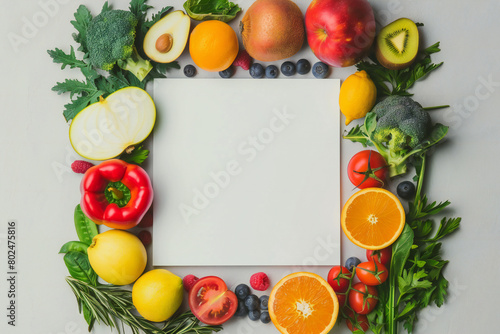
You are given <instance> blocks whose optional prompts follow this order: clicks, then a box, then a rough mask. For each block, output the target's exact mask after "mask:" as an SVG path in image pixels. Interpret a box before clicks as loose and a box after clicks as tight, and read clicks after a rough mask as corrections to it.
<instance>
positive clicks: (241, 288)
mask: <svg viewBox="0 0 500 334" xmlns="http://www.w3.org/2000/svg"><path fill="white" fill-rule="evenodd" d="M234 293H235V294H236V297H238V299H240V300H245V298H247V296H248V295H249V294H250V288H249V287H248V285H246V284H239V285H238V286H237V287H236V289H234Z"/></svg>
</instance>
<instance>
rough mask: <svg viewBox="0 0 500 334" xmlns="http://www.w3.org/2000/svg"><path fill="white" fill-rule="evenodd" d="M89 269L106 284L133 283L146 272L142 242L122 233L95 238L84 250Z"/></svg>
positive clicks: (99, 235) (101, 234)
mask: <svg viewBox="0 0 500 334" xmlns="http://www.w3.org/2000/svg"><path fill="white" fill-rule="evenodd" d="M87 253H88V255H89V261H90V265H91V266H92V268H93V269H94V271H95V272H96V274H97V275H98V276H99V277H101V278H102V279H103V280H105V281H106V282H108V283H111V284H114V285H127V284H130V283H133V282H134V281H135V280H136V279H137V278H139V276H141V274H142V272H143V271H144V269H145V268H146V263H147V253H146V249H145V248H144V245H143V244H142V242H141V240H139V238H137V237H136V236H135V235H133V234H132V233H129V232H125V231H122V230H109V231H106V232H103V233H100V234H98V235H96V236H95V237H94V238H93V239H92V244H91V245H90V246H89V248H88V249H87Z"/></svg>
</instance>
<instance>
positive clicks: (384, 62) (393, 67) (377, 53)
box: [374, 38, 418, 70]
mask: <svg viewBox="0 0 500 334" xmlns="http://www.w3.org/2000/svg"><path fill="white" fill-rule="evenodd" d="M374 44H375V56H376V57H377V60H378V62H379V63H380V65H382V66H384V67H385V68H387V69H389V70H402V69H405V68H407V67H410V65H411V64H413V62H414V61H415V59H417V55H418V52H417V53H415V56H414V57H413V58H412V59H410V60H409V61H407V62H406V63H401V64H394V63H392V62H390V61H388V60H387V59H386V58H385V57H384V56H383V54H382V51H380V46H379V43H378V39H377V38H375V43H374Z"/></svg>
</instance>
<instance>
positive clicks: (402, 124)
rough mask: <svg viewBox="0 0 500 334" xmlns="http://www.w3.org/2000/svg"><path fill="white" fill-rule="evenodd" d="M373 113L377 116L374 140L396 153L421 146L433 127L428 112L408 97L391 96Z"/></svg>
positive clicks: (378, 105)
mask: <svg viewBox="0 0 500 334" xmlns="http://www.w3.org/2000/svg"><path fill="white" fill-rule="evenodd" d="M372 112H374V113H375V114H376V115H377V127H376V129H375V132H374V137H373V138H374V139H375V140H376V141H378V142H381V143H387V144H388V146H389V147H391V148H392V149H393V150H394V151H396V152H397V151H401V150H405V149H409V148H410V149H411V148H415V147H416V146H417V145H419V144H421V143H422V142H423V141H424V139H425V138H426V137H427V136H428V134H429V132H430V130H431V127H432V124H431V118H430V116H429V114H428V113H427V111H425V110H424V109H423V108H422V106H421V105H420V103H418V102H415V101H413V100H412V99H411V98H410V97H407V96H397V95H394V96H389V97H388V98H386V99H385V100H384V101H382V102H380V103H379V104H377V105H376V106H375V107H374V108H373V110H372Z"/></svg>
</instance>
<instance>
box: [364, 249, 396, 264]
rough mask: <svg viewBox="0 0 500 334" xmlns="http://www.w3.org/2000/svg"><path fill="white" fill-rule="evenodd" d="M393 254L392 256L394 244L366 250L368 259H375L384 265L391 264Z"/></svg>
mask: <svg viewBox="0 0 500 334" xmlns="http://www.w3.org/2000/svg"><path fill="white" fill-rule="evenodd" d="M391 256H392V246H389V247H386V248H383V249H380V250H376V251H374V250H369V249H367V250H366V258H367V259H368V261H371V260H373V259H374V260H375V261H377V262H379V263H382V264H383V265H384V266H386V267H389V265H390V264H391Z"/></svg>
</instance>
